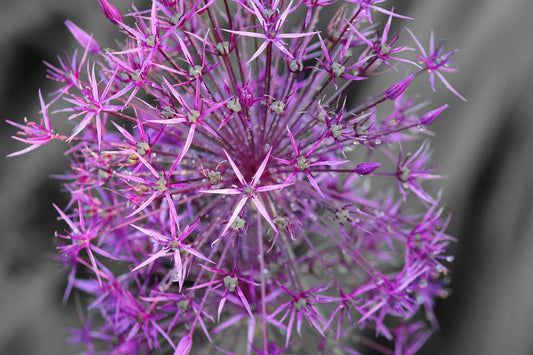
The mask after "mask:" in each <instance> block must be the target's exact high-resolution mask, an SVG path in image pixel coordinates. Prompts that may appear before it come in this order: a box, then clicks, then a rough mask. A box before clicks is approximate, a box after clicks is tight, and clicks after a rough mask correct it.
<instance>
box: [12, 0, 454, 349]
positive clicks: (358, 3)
mask: <svg viewBox="0 0 533 355" xmlns="http://www.w3.org/2000/svg"><path fill="white" fill-rule="evenodd" d="M382 2H383V1H379V0H365V1H362V0H351V1H345V2H344V1H335V0H327V1H321V0H318V1H316V0H303V1H280V0H274V1H263V0H249V1H231V2H230V1H227V0H224V1H218V2H215V1H206V0H183V1H174V0H159V1H155V0H154V1H152V2H151V7H150V8H148V9H146V10H137V9H136V8H133V10H132V11H131V12H130V13H128V14H125V15H124V16H123V15H122V14H120V13H119V12H118V11H117V9H116V8H115V7H114V6H113V5H112V4H111V3H110V2H109V1H106V0H99V4H100V5H101V7H102V9H103V11H104V14H105V15H106V16H107V17H108V18H109V19H110V20H111V21H112V22H113V23H115V24H116V25H117V26H118V28H119V29H120V30H121V31H122V32H123V33H124V34H125V37H126V40H125V42H124V43H123V44H122V45H121V47H120V48H118V49H117V50H110V49H106V50H104V49H102V48H101V47H100V46H99V45H98V43H97V42H96V41H95V40H94V39H93V38H92V36H91V35H89V34H87V33H86V32H84V31H83V30H82V29H80V28H79V27H77V26H76V25H74V24H73V23H72V22H67V27H68V28H69V29H70V31H71V32H72V33H73V35H74V37H75V38H76V39H77V40H78V42H79V43H80V44H81V45H82V46H83V48H84V52H83V55H81V56H80V55H78V54H77V53H75V54H74V55H73V56H72V58H64V59H60V61H59V63H60V65H59V66H53V65H51V64H49V71H50V78H51V79H53V80H55V81H58V82H60V83H62V85H63V86H62V88H61V89H59V90H58V91H57V92H55V93H54V94H53V98H52V99H51V101H50V103H48V104H47V103H45V101H44V100H43V98H42V96H40V97H41V105H42V115H43V116H42V117H43V118H42V120H41V124H36V123H27V124H26V125H22V124H17V123H12V124H14V125H15V126H17V127H19V128H20V129H21V131H20V136H17V137H15V138H16V139H18V140H20V141H23V142H25V143H28V144H31V146H30V147H28V148H26V149H23V150H21V151H19V152H17V153H14V154H21V153H25V152H27V151H30V150H33V149H35V148H37V147H38V146H40V145H42V144H45V143H48V142H49V141H51V140H60V141H65V142H67V143H69V144H70V148H69V149H68V155H69V156H70V159H71V170H70V172H69V173H68V174H67V175H66V176H65V177H66V179H67V180H68V181H67V183H66V184H65V186H66V190H67V192H68V193H69V194H70V197H71V202H70V203H69V204H68V205H67V206H65V207H62V208H60V207H58V206H55V208H56V209H57V211H58V213H59V216H60V219H62V220H63V221H64V222H65V223H66V225H67V226H68V229H67V230H66V231H65V232H59V233H58V234H57V236H58V238H59V239H60V243H59V244H60V245H59V248H58V250H59V257H60V259H61V260H62V262H63V263H64V264H65V265H66V266H67V267H68V269H69V270H70V273H69V277H68V286H67V290H66V293H65V299H67V298H68V296H69V294H71V292H72V290H73V289H78V290H82V291H84V292H85V293H87V294H89V295H90V296H91V298H90V299H91V303H90V305H89V317H87V320H86V321H85V323H84V326H83V329H82V330H80V331H74V332H73V336H72V337H71V338H70V341H71V342H82V343H86V345H87V347H88V352H89V353H93V352H94V351H97V350H98V349H106V350H107V351H108V352H111V353H143V352H148V351H151V350H154V351H155V350H156V349H157V350H158V351H160V352H174V353H175V354H186V353H188V352H190V351H196V350H198V351H200V350H201V352H202V353H205V354H212V353H214V352H215V351H216V349H218V350H219V351H221V352H225V353H238V354H249V353H252V352H254V353H258V354H280V353H283V352H285V351H286V350H289V352H291V353H301V352H303V351H305V349H306V348H307V349H308V351H309V352H315V351H317V349H319V351H322V352H323V353H324V354H326V353H327V354H329V353H351V354H355V353H359V351H364V350H365V348H374V349H376V350H380V351H383V352H385V353H390V351H389V350H386V348H385V345H384V343H383V341H381V340H376V339H375V338H384V339H388V340H389V341H390V343H389V346H391V347H393V348H394V349H395V351H396V353H398V354H408V353H413V352H415V351H416V350H417V349H418V348H419V347H420V346H421V345H422V344H423V342H424V341H425V340H426V339H427V337H428V335H429V334H430V333H431V330H432V329H433V328H434V327H435V326H436V321H435V317H434V316H433V304H434V298H435V297H438V296H445V294H446V291H445V288H444V287H445V286H444V282H443V277H442V276H443V275H445V274H446V272H447V268H446V266H445V265H443V263H444V264H445V262H446V261H449V260H447V259H448V257H447V256H446V247H447V244H448V243H449V241H450V240H451V238H450V237H449V236H447V235H446V234H445V232H444V231H445V228H446V225H447V223H448V220H447V219H445V218H442V217H441V212H442V211H441V209H440V208H439V207H438V202H439V199H438V198H435V196H434V194H433V193H432V192H431V191H427V190H426V189H425V188H424V180H427V179H435V178H437V177H438V175H436V174H434V169H432V168H428V167H427V164H428V161H429V149H428V144H427V142H425V141H424V142H423V143H418V144H419V146H420V148H419V149H418V150H416V151H415V153H414V154H413V155H409V154H406V153H404V149H405V147H404V149H402V148H401V142H404V141H407V140H410V141H413V140H414V139H415V138H416V137H417V136H418V135H420V134H422V133H423V132H424V131H425V127H426V126H427V125H429V124H430V123H431V122H433V121H434V120H435V119H436V118H437V117H438V116H439V115H440V114H441V112H442V111H443V110H444V109H445V108H446V107H447V105H445V106H442V107H440V108H434V109H432V110H430V111H426V112H420V111H421V110H422V107H423V105H420V104H417V103H416V102H415V100H414V99H411V98H408V97H407V95H406V93H405V91H406V89H407V88H408V86H409V85H410V84H411V82H412V81H413V80H414V79H416V78H417V77H419V76H421V75H423V74H424V73H425V72H429V74H430V81H431V85H432V86H433V85H434V77H435V76H437V77H438V78H439V79H440V80H441V81H442V82H443V83H444V85H445V86H446V87H447V88H448V89H450V90H451V91H452V92H453V93H456V91H455V90H454V89H453V88H452V87H451V85H450V84H449V83H448V82H447V81H446V80H445V79H444V77H443V75H442V71H451V69H450V68H449V67H448V66H447V64H449V62H450V61H451V55H452V54H453V52H449V53H444V52H443V46H442V45H439V46H437V47H436V48H435V45H434V43H433V36H432V39H431V44H430V46H429V50H428V51H426V50H424V49H423V47H422V45H421V44H420V42H419V41H418V40H417V39H416V38H414V35H413V38H414V40H415V43H416V45H417V46H418V47H419V50H420V51H421V53H420V54H419V55H416V58H418V59H419V60H420V63H421V65H422V66H419V65H418V64H415V63H414V62H412V61H411V59H409V57H408V56H407V54H408V53H409V51H410V50H411V49H410V48H408V47H405V46H400V45H399V44H398V42H399V38H400V34H399V33H398V34H394V35H392V34H391V33H390V30H391V21H392V19H393V18H403V17H404V16H401V15H399V14H396V13H395V12H394V11H393V10H388V9H386V8H385V7H383V6H384V5H383V4H381V3H382ZM378 3H379V5H380V6H378ZM324 8H333V9H335V8H336V9H338V10H337V12H336V14H335V15H334V16H333V17H331V18H329V22H328V23H327V27H326V28H321V27H320V26H319V25H318V24H319V23H321V21H320V20H321V19H320V14H321V12H323V11H322V10H323V9H324ZM328 11H329V10H328ZM323 13H326V12H325V11H324V12H323ZM372 13H374V14H377V15H379V16H380V18H382V20H383V22H384V25H380V24H379V23H378V22H377V18H376V19H374V18H372V16H371V14H372ZM326 17H328V16H326ZM319 19H320V20H319ZM324 19H325V20H328V19H327V18H324ZM408 39H410V38H408ZM89 53H90V54H89ZM413 59H414V58H413ZM400 64H401V65H402V66H405V69H404V68H403V67H402V71H405V72H408V73H409V72H410V73H411V74H408V75H406V77H405V78H404V79H402V80H400V81H399V82H396V83H392V85H391V86H390V87H388V88H386V89H384V90H383V91H381V92H378V93H375V94H372V95H369V94H368V93H365V94H363V95H362V96H363V99H362V100H361V99H360V98H359V96H361V95H355V96H353V95H348V93H349V92H351V90H352V89H357V88H361V87H367V86H365V85H364V83H365V80H368V79H369V78H371V77H373V76H376V75H379V74H384V73H387V71H389V70H390V69H397V68H396V66H397V65H400ZM456 94H457V93H456ZM457 95H459V94H457ZM60 100H63V101H66V102H67V104H68V105H67V108H66V109H61V110H57V111H55V112H54V113H53V114H54V116H59V115H58V111H61V112H66V113H67V115H68V120H69V121H71V122H72V123H73V130H72V132H71V133H70V134H66V135H58V134H55V133H53V131H52V125H51V122H50V116H49V112H50V110H49V109H50V107H51V106H52V105H55V104H56V103H57V102H59V101H60ZM415 149H416V148H415ZM382 163H383V165H382ZM375 180H377V182H378V184H379V185H382V183H387V182H388V183H389V185H390V187H391V188H390V189H388V192H387V193H385V192H383V191H382V189H374V188H373V185H371V182H373V181H375ZM410 200H413V201H415V202H416V201H417V200H418V201H419V202H417V203H416V205H417V206H418V208H419V211H420V212H419V213H413V212H412V211H413V208H409V211H411V212H409V213H407V212H406V211H405V210H406V208H405V206H406V203H407V202H408V201H410ZM424 314H425V315H426V318H425V319H424V318H423V317H420V316H421V315H424ZM93 319H95V323H94V325H92V323H91V321H92V320H93ZM98 319H100V321H99V320H98ZM102 320H103V322H102ZM355 329H358V330H359V331H360V333H361V334H359V335H358V336H357V337H354V334H355ZM302 337H304V339H305V340H304V341H302ZM314 339H316V340H314ZM195 349H196V350H195Z"/></svg>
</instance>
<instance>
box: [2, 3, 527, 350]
mask: <svg viewBox="0 0 533 355" xmlns="http://www.w3.org/2000/svg"><path fill="white" fill-rule="evenodd" d="M113 3H114V4H115V5H116V6H117V7H118V8H119V9H121V10H125V9H126V8H127V7H128V6H129V3H130V1H127V0H120V1H114V2H113ZM388 3H389V4H391V3H392V4H394V6H395V9H396V11H397V12H400V13H403V14H407V15H410V16H412V17H415V19H416V22H414V23H405V22H403V23H402V24H407V25H408V26H409V28H410V29H411V30H413V32H414V33H415V34H417V36H418V37H419V38H420V39H421V41H422V42H423V44H427V43H428V40H429V31H430V30H431V29H433V30H434V31H435V34H436V39H437V40H439V39H441V38H445V39H446V41H447V48H449V49H452V48H459V49H460V52H459V53H458V55H457V62H456V63H455V66H454V67H456V68H458V69H459V72H458V73H456V74H452V75H448V76H447V78H448V79H449V81H450V82H451V83H452V85H454V87H455V88H456V89H458V91H459V92H461V94H463V95H464V96H465V97H466V98H467V99H468V103H463V102H461V101H460V100H458V99H456V98H455V97H454V96H453V95H451V94H449V93H448V92H446V91H445V90H444V89H443V87H442V86H438V87H439V89H438V94H436V95H435V94H431V93H428V95H426V96H425V97H426V98H427V99H429V100H431V103H432V107H437V106H439V105H442V104H444V103H449V104H450V106H451V108H450V109H449V110H447V111H445V113H444V114H443V115H442V116H441V117H440V119H439V120H438V121H437V122H436V123H435V124H434V126H433V127H432V129H433V131H435V132H436V137H435V138H434V139H433V141H432V146H433V147H434V148H435V154H434V160H433V161H434V162H437V163H438V164H439V171H440V172H442V173H446V174H447V175H448V178H447V179H446V180H444V181H443V184H444V185H445V189H444V194H443V202H444V203H445V205H446V209H447V211H448V212H451V213H452V214H453V219H452V222H451V225H450V227H449V229H448V232H449V234H451V235H453V236H455V237H457V238H458V243H456V244H455V245H454V246H453V253H454V255H455V262H454V264H453V274H452V276H453V281H452V288H453V293H452V294H451V295H450V296H449V297H448V298H447V299H445V300H439V301H438V303H437V316H438V318H439V321H440V330H439V331H438V332H437V333H436V334H434V335H433V337H432V338H431V339H430V340H429V342H428V343H427V344H426V345H425V346H424V348H423V349H422V351H421V354H465V355H466V354H532V353H533V336H532V334H533V185H532V184H533V113H532V106H531V103H532V101H533V68H532V63H533V60H532V58H533V2H532V1H531V0H507V1H501V0H471V1H463V0H446V1H442V0H404V1H400V0H396V1H391V2H388ZM123 12H124V11H123ZM66 19H70V20H72V21H73V22H75V23H76V24H77V25H79V26H80V27H82V28H84V29H86V30H87V32H89V33H91V32H92V33H93V34H94V37H95V38H96V39H97V40H98V41H99V42H100V43H101V44H103V46H113V43H114V40H113V38H114V37H115V32H114V26H113V25H112V24H111V23H110V22H109V21H107V20H106V19H105V17H104V16H103V15H101V14H100V12H99V7H98V4H97V1H96V0H17V1H9V2H8V1H5V0H4V1H2V2H1V5H0V48H1V52H0V53H1V54H0V79H1V80H0V121H1V122H0V127H1V130H0V133H1V135H2V139H1V140H0V181H1V184H0V223H1V229H0V354H70V353H75V352H76V351H77V350H79V349H75V348H73V347H69V346H67V345H64V337H65V336H66V335H67V328H68V327H75V326H77V325H78V322H77V319H78V316H77V314H76V309H75V306H74V302H72V301H70V302H69V303H67V305H65V306H64V305H62V304H61V298H62V293H63V290H64V286H65V278H66V276H65V275H64V274H62V273H61V271H60V269H59V266H58V264H56V263H54V262H53V261H52V256H53V255H54V254H55V247H54V240H53V239H54V238H53V232H54V231H55V230H56V229H59V230H62V229H63V226H62V225H61V224H59V223H57V221H56V220H55V217H56V216H55V212H54V211H53V209H52V206H51V203H52V202H56V203H57V204H59V205H64V204H65V203H66V201H65V197H64V196H63V195H62V194H61V193H60V191H59V189H60V186H59V183H58V182H57V181H54V180H50V179H49V176H50V175H51V174H60V173H62V172H63V171H64V170H65V169H66V161H65V160H64V159H63V158H62V155H61V154H62V151H63V147H62V146H61V144H51V145H50V146H48V147H45V148H43V149H39V150H38V151H36V152H33V153H32V154H29V155H25V156H22V157H17V158H10V159H7V158H5V155H7V154H9V153H11V152H13V150H14V149H20V148H21V147H22V146H21V145H13V144H12V143H13V142H12V140H11V139H10V138H9V137H10V136H11V135H13V134H14V133H15V131H16V130H15V129H14V128H13V127H11V126H8V125H7V124H5V123H4V120H5V119H10V120H13V121H22V120H23V118H24V117H25V116H27V117H28V118H29V119H31V120H35V119H36V116H37V112H38V110H39V109H40V107H39V105H38V103H39V101H38V96H37V93H38V88H42V89H43V92H44V93H47V92H50V91H51V90H52V89H53V88H54V87H53V86H51V85H50V82H49V81H47V80H46V79H45V76H46V68H45V66H44V65H43V64H42V61H43V60H47V61H50V62H51V63H56V55H57V54H60V53H63V51H65V50H66V51H68V52H69V53H72V51H73V49H74V48H75V45H76V44H75V42H74V40H73V39H72V37H71V36H70V33H69V32H68V30H67V29H66V27H65V26H64V25H63V22H64V21H65V20H66ZM415 85H417V86H419V88H420V91H421V92H424V93H426V92H428V91H429V84H428V83H427V82H423V81H418V82H416V83H415Z"/></svg>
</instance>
